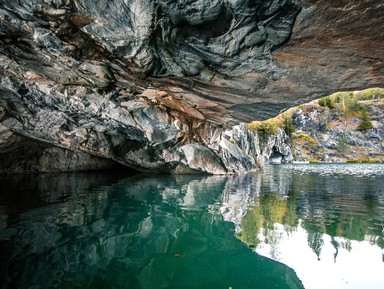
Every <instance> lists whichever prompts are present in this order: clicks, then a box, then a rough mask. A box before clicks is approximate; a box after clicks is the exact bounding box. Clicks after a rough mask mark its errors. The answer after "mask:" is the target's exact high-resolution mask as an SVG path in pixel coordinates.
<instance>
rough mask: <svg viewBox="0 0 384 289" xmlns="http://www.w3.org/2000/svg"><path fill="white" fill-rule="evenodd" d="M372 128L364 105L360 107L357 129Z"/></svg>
mask: <svg viewBox="0 0 384 289" xmlns="http://www.w3.org/2000/svg"><path fill="white" fill-rule="evenodd" d="M371 128H373V125H372V122H371V121H370V120H369V116H368V112H367V108H366V106H365V105H363V106H362V108H361V122H360V124H359V126H358V127H357V129H358V130H360V131H364V130H368V129H371Z"/></svg>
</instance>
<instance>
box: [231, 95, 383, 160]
mask: <svg viewBox="0 0 384 289" xmlns="http://www.w3.org/2000/svg"><path fill="white" fill-rule="evenodd" d="M381 91H382V92H383V90H381ZM359 93H360V92H357V94H359ZM342 95H347V97H348V96H350V95H352V93H339V94H335V95H334V96H333V99H334V100H335V99H336V98H339V97H340V96H342ZM376 97H377V96H376ZM381 97H382V96H381ZM340 101H341V100H340ZM353 102H355V100H353ZM332 106H335V107H333V108H329V107H327V106H321V105H319V103H318V100H315V101H312V102H310V103H307V104H304V105H301V106H299V107H295V108H292V109H291V110H290V111H289V112H288V115H289V117H290V118H291V119H292V127H293V129H292V130H293V131H292V132H291V133H290V135H288V134H287V131H286V129H285V128H284V127H279V126H278V127H277V129H276V133H265V132H263V131H258V130H252V129H247V128H246V127H245V126H244V125H240V126H236V127H234V128H233V129H232V130H231V131H228V132H226V135H227V136H228V137H230V140H231V142H232V146H234V147H236V148H238V149H240V150H241V151H243V152H244V153H245V154H246V155H248V156H249V157H250V158H252V159H255V160H256V162H257V163H259V164H261V165H264V164H270V163H272V164H273V163H274V164H276V163H290V162H331V163H332V162H384V153H383V152H384V144H383V140H384V121H383V111H384V102H383V99H382V98H381V99H380V98H378V99H370V100H361V101H356V103H355V104H353V108H352V109H351V108H350V110H349V111H346V110H348V109H347V108H345V109H344V110H345V111H344V110H343V104H342V103H338V104H334V105H332ZM362 106H364V107H366V110H367V113H368V115H369V119H370V121H371V122H372V128H370V129H366V130H359V124H360V123H361V107H362ZM282 117H283V116H281V115H279V116H277V117H276V118H275V119H272V120H269V122H274V123H277V122H278V119H281V118H282Z"/></svg>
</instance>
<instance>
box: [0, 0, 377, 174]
mask: <svg viewBox="0 0 384 289" xmlns="http://www.w3.org/2000/svg"><path fill="white" fill-rule="evenodd" d="M0 18H1V24H0V41H1V48H0V56H1V71H0V72H1V73H0V74H1V83H2V93H1V99H2V100H3V104H4V105H2V107H4V108H7V111H8V113H7V114H4V116H2V119H5V118H6V117H9V116H10V115H12V113H13V114H14V115H13V117H15V118H18V122H19V124H20V126H19V128H21V129H20V130H18V133H20V134H23V133H24V135H25V136H27V135H28V136H33V137H35V138H37V139H41V140H44V141H48V142H52V143H58V144H60V145H63V144H65V145H64V146H66V147H67V148H69V149H81V150H85V151H87V152H89V153H93V154H101V156H106V155H108V156H110V154H112V156H113V157H112V158H113V159H116V160H118V161H121V162H123V163H126V162H127V159H126V156H127V154H128V155H129V152H131V151H134V152H138V151H140V153H139V154H136V155H135V157H134V159H135V162H138V159H137V158H139V159H140V160H141V161H142V160H143V159H144V160H145V162H147V163H148V164H149V163H151V164H152V163H156V162H157V161H159V162H162V157H161V154H162V153H161V154H160V150H162V149H170V151H173V152H172V153H173V154H176V155H178V154H179V153H180V151H186V150H183V149H181V150H179V148H180V147H182V146H183V145H188V144H190V143H198V144H201V145H203V146H206V147H209V146H211V147H215V144H214V143H215V142H217V141H218V136H217V135H218V134H219V131H222V130H224V129H225V128H230V127H232V126H233V125H236V124H238V123H239V122H243V121H246V122H248V121H251V120H255V119H266V118H268V117H271V116H274V115H276V114H278V113H279V112H280V111H281V110H284V109H286V108H287V107H290V106H293V105H296V104H298V103H300V102H306V101H308V100H310V99H313V98H316V97H319V96H322V95H325V94H328V93H330V92H332V91H336V90H351V89H360V88H365V87H369V86H382V85H383V83H384V50H383V49H381V48H382V39H384V9H383V6H382V4H380V3H379V1H373V0H372V1H364V2H362V1H348V3H344V2H343V1H331V2H330V1H315V0H302V1H298V0H288V1H251V0H238V1H233V0H215V1H208V2H207V1H191V0H185V1H173V0H168V1H167V0H161V1H160V0H159V1H151V0H147V1H142V0H132V1H123V0H121V1H113V2H111V1H105V0H98V1H77V0H73V1H67V0H52V1H42V0H31V1H25V2H23V3H20V2H13V1H12V2H10V1H6V0H0ZM54 100H55V101H54ZM39 110H40V111H39ZM43 111H46V112H47V114H44V113H42V112H43ZM48 111H50V112H51V113H50V114H49V113H48ZM150 111H152V112H153V113H152V114H151V113H150ZM22 114H24V116H23V117H21V116H20V115H22ZM5 115H6V116H5ZM144 115H146V117H144ZM36 116H37V117H40V119H42V120H43V119H44V118H50V119H51V120H52V122H53V123H51V126H49V125H48V127H51V128H54V130H53V131H54V132H55V133H54V134H52V133H50V132H48V131H45V134H44V129H42V127H44V126H45V125H47V124H44V121H42V123H40V124H39V123H38V122H37V121H35V120H36V119H39V118H36ZM60 116H61V117H62V118H61V119H60ZM55 119H56V120H57V121H56V123H55V121H54V120H55ZM10 123H15V122H10ZM151 123H152V124H151ZM59 124H60V125H59ZM11 129H14V131H16V130H17V128H12V127H11ZM154 130H155V131H156V130H160V131H161V132H162V133H157V132H154ZM126 138H128V140H127V139H126ZM82 140H83V141H84V142H85V143H82V142H81V141H82ZM85 140H86V141H85ZM95 147H96V149H95ZM94 149H95V150H94ZM149 151H158V152H159V153H152V152H151V153H149ZM175 151H177V153H175ZM172 153H171V154H172ZM173 159H174V160H176V159H177V158H173ZM186 159H187V158H186ZM175 162H177V161H175ZM128 163H129V162H128ZM130 165H132V166H135V165H136V163H134V164H130ZM221 165H222V164H221ZM148 167H149V168H152V167H151V166H150V165H148ZM155 167H156V166H155ZM174 168H175V165H174V164H171V165H167V166H165V167H164V170H172V169H174Z"/></svg>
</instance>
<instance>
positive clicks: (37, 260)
mask: <svg viewBox="0 0 384 289" xmlns="http://www.w3.org/2000/svg"><path fill="white" fill-rule="evenodd" d="M73 180H76V178H73ZM78 180H79V182H78V183H77V182H75V183H74V185H75V187H80V188H83V186H86V187H90V186H91V183H88V184H87V183H86V179H82V178H79V179H78ZM231 181H232V184H237V185H239V186H242V185H243V184H242V182H241V181H238V180H237V181H236V178H233V179H232V180H231ZM56 189H60V187H56ZM225 190H229V191H230V190H232V189H231V188H230V185H229V183H228V180H227V178H226V177H206V178H197V179H196V178H193V177H185V178H183V177H162V178H160V179H159V178H145V179H141V178H140V177H134V178H130V179H125V180H122V181H119V182H117V183H115V184H112V185H104V186H101V187H99V186H98V187H96V188H95V189H93V190H90V192H88V193H85V192H84V191H83V189H80V190H76V189H74V191H73V192H72V194H71V195H66V194H65V193H63V194H62V195H61V196H60V195H59V194H58V196H55V197H54V200H55V201H54V203H51V204H47V205H45V206H43V207H36V208H31V209H28V208H26V209H25V210H24V209H23V212H22V213H20V214H18V222H16V223H15V224H14V225H12V224H11V223H8V224H7V226H8V227H9V228H8V229H12V230H13V234H12V236H11V237H10V241H7V240H3V242H2V246H1V248H0V256H1V257H0V258H1V263H0V272H1V279H2V280H3V286H4V288H10V287H12V286H13V287H20V286H24V285H23V284H28V285H27V286H28V287H31V286H37V287H39V286H40V287H41V288H53V287H58V288H64V287H65V288H67V287H68V286H69V287H71V288H73V287H74V286H75V287H81V288H95V287H97V288H111V286H112V284H113V286H115V288H191V286H192V287H193V288H207V286H208V284H212V282H214V283H215V284H217V285H218V286H221V287H223V288H225V287H226V286H228V284H227V283H226V282H227V281H228V282H229V284H237V286H242V287H244V288H255V286H256V284H263V283H264V281H265V280H270V281H268V282H269V284H275V283H276V286H279V288H302V286H301V285H300V281H299V280H298V279H297V277H296V275H295V274H294V272H293V271H292V270H290V269H289V268H287V267H286V266H284V265H281V264H276V263H274V262H272V261H269V260H266V259H264V258H262V257H259V256H257V255H254V254H250V252H249V251H248V250H247V249H246V248H245V247H244V246H241V243H240V242H239V241H238V240H237V239H235V238H234V231H233V225H232V224H231V223H228V222H223V221H222V219H221V218H220V217H219V215H218V213H217V210H216V209H217V207H215V205H214V204H215V200H217V199H218V197H219V196H220V195H221V194H222V192H224V191H225ZM48 192H49V191H46V192H45V194H44V198H43V199H52V198H49V197H48V198H47V196H48ZM248 193H250V191H248ZM227 195H228V196H229V198H230V195H229V193H227ZM64 196H65V202H57V201H56V200H58V199H60V197H64ZM191 200H194V201H193V202H191ZM176 256H177V257H176ZM255 268H259V269H255ZM207 272H209V274H206V273H207ZM225 275H228V276H226V277H225V278H223V276H225ZM275 276H286V278H287V279H289V280H294V281H293V282H294V284H296V285H295V286H296V287H292V286H286V285H285V279H284V280H283V281H281V279H280V278H275ZM248 282H251V283H250V285H249V284H247V283H248ZM279 282H280V283H281V284H280V283H279ZM247 286H248V287H247ZM249 286H251V287H249Z"/></svg>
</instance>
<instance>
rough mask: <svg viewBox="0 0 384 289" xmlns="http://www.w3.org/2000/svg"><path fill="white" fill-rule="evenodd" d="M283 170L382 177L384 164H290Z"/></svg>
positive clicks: (326, 174) (324, 174)
mask: <svg viewBox="0 0 384 289" xmlns="http://www.w3.org/2000/svg"><path fill="white" fill-rule="evenodd" d="M283 168H284V169H288V170H293V171H297V172H300V173H304V174H308V173H317V174H319V175H322V176H328V175H339V177H342V176H343V175H351V176H356V177H367V176H372V177H376V176H384V164H292V165H285V166H283Z"/></svg>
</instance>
